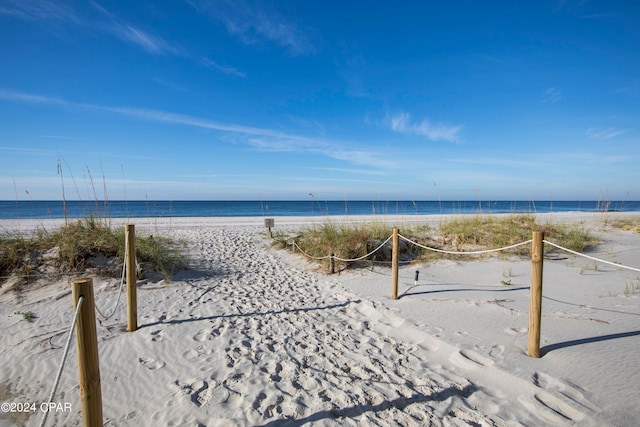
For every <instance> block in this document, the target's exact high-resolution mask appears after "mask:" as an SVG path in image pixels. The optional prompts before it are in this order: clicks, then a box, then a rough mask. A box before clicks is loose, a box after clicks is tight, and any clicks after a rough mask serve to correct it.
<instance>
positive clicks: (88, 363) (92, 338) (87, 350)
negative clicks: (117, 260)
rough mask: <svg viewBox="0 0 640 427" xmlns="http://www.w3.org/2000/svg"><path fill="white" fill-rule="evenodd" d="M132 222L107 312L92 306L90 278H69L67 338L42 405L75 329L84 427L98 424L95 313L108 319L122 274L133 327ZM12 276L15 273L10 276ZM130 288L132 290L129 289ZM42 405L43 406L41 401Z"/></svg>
mask: <svg viewBox="0 0 640 427" xmlns="http://www.w3.org/2000/svg"><path fill="white" fill-rule="evenodd" d="M134 230H135V229H134V226H133V225H127V226H126V230H125V231H126V238H125V256H124V258H125V260H124V263H123V266H122V277H121V279H120V286H119V290H118V296H117V298H116V302H115V304H114V306H113V307H112V309H111V310H110V312H109V313H108V314H106V315H105V314H104V313H103V312H102V311H101V310H100V309H99V308H98V307H97V306H96V305H95V301H94V293H93V279H91V278H82V279H76V280H73V281H72V283H71V285H72V299H73V303H74V308H75V312H74V316H73V321H72V323H71V327H70V328H69V333H68V336H67V341H66V343H65V346H64V350H63V354H62V359H61V361H60V366H59V368H58V371H57V374H56V378H55V380H54V384H53V388H52V390H51V393H50V395H49V400H48V401H47V403H46V408H45V409H47V408H49V407H50V406H51V405H53V399H54V397H55V394H56V391H57V389H58V386H59V385H60V378H61V377H62V373H63V371H64V367H65V362H66V360H67V357H68V354H69V349H70V347H71V337H72V335H73V332H74V330H75V332H76V342H77V349H78V378H79V384H80V401H81V406H82V419H83V425H85V426H94V425H95V426H97V425H102V423H103V417H102V389H101V385H100V365H99V362H98V341H97V332H96V313H98V314H99V315H100V316H102V317H103V318H104V319H108V318H110V317H111V316H113V314H114V313H115V312H116V310H117V308H118V305H119V303H120V298H121V295H122V289H123V288H124V282H125V276H126V282H127V318H128V319H127V331H129V332H131V331H135V330H136V329H137V301H136V292H135V289H136V269H137V263H136V253H135V232H134ZM14 277H15V276H14ZM132 290H133V291H132ZM43 405H45V404H44V403H43ZM43 412H44V415H43V417H42V421H41V422H40V424H39V426H40V427H43V426H44V425H45V423H46V422H47V418H48V415H49V412H50V411H49V410H43Z"/></svg>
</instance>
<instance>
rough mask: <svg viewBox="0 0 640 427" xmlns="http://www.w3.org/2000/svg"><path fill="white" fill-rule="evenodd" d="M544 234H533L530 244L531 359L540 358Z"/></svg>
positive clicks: (537, 232)
mask: <svg viewBox="0 0 640 427" xmlns="http://www.w3.org/2000/svg"><path fill="white" fill-rule="evenodd" d="M543 240H544V233H543V232H541V231H534V232H533V241H532V242H531V290H530V303H529V348H528V354H529V356H531V357H536V358H539V357H540V326H541V325H540V322H541V319H542V261H543V259H544V243H543Z"/></svg>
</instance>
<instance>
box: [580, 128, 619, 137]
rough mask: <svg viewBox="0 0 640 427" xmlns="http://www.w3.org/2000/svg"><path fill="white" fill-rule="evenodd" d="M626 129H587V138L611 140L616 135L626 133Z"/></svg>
mask: <svg viewBox="0 0 640 427" xmlns="http://www.w3.org/2000/svg"><path fill="white" fill-rule="evenodd" d="M628 131H629V130H628V129H616V128H588V129H587V132H586V133H587V136H588V137H589V138H592V139H605V140H606V139H612V138H615V137H616V136H618V135H622V134H623V133H625V132H628Z"/></svg>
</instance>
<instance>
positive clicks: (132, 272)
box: [125, 224, 138, 332]
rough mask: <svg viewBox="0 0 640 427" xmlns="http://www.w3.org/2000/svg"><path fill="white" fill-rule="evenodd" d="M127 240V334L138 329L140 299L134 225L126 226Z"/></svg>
mask: <svg viewBox="0 0 640 427" xmlns="http://www.w3.org/2000/svg"><path fill="white" fill-rule="evenodd" d="M125 238H126V239H127V261H126V263H127V264H126V271H127V332H133V331H135V330H137V329H138V297H137V288H136V233H135V227H134V226H133V225H132V224H128V225H126V226H125Z"/></svg>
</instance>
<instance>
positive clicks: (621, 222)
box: [607, 217, 640, 233]
mask: <svg viewBox="0 0 640 427" xmlns="http://www.w3.org/2000/svg"><path fill="white" fill-rule="evenodd" d="M607 224H608V225H610V226H611V227H613V228H618V229H620V230H623V231H632V232H634V233H640V217H637V218H616V219H614V220H612V221H609V222H608V223H607Z"/></svg>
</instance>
